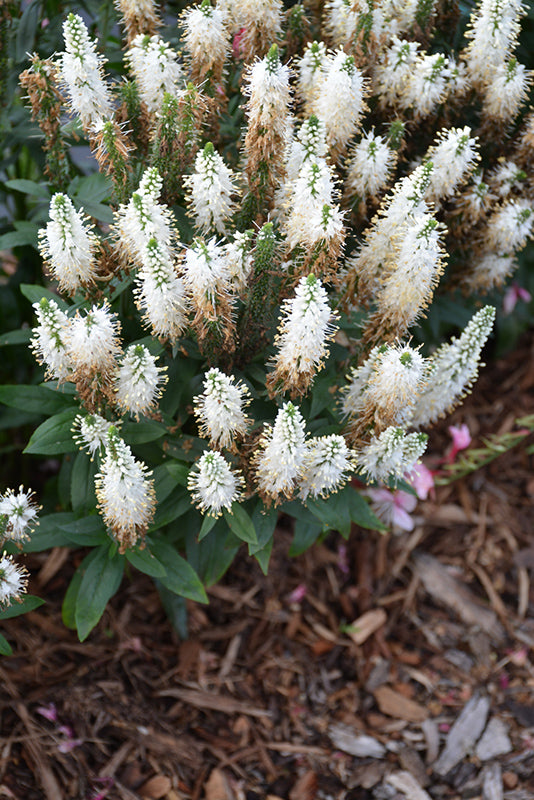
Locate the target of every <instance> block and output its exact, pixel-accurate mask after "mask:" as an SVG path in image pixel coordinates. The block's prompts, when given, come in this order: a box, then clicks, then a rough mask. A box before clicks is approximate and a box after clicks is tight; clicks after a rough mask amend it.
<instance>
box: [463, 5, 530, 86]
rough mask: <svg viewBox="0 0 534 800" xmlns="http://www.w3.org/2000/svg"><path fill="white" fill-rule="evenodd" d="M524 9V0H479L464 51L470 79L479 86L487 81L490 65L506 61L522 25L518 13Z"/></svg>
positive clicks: (495, 65) (522, 12) (471, 20)
mask: <svg viewBox="0 0 534 800" xmlns="http://www.w3.org/2000/svg"><path fill="white" fill-rule="evenodd" d="M525 12H526V6H525V4H524V3H523V0H480V2H479V3H478V6H477V8H476V9H475V10H474V11H473V13H472V14H471V19H470V25H469V27H468V29H467V31H466V36H467V38H468V39H470V40H471V41H470V43H469V45H468V47H467V48H466V51H465V52H464V58H465V60H466V62H467V66H468V69H469V73H470V76H471V80H472V81H473V83H474V84H475V85H476V86H477V87H478V88H480V87H482V86H484V85H486V84H487V82H488V78H489V76H490V73H491V71H492V68H494V67H498V66H500V65H501V64H503V62H504V61H506V60H507V59H508V58H509V57H510V55H511V54H512V51H513V49H514V47H515V44H516V42H517V38H518V36H519V31H520V29H521V25H520V21H519V20H520V16H521V15H522V14H524V13H525Z"/></svg>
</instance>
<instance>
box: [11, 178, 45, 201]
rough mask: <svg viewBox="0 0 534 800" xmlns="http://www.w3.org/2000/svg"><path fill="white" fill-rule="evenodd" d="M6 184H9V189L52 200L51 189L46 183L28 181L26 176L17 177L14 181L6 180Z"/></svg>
mask: <svg viewBox="0 0 534 800" xmlns="http://www.w3.org/2000/svg"><path fill="white" fill-rule="evenodd" d="M4 186H7V188H8V189H14V190H15V191H16V192H22V194H29V195H30V196H32V197H40V198H42V199H43V200H50V189H49V188H48V186H47V185H46V183H36V182H35V181H28V180H26V179H25V178H15V179H14V180H12V181H6V182H5V184H4Z"/></svg>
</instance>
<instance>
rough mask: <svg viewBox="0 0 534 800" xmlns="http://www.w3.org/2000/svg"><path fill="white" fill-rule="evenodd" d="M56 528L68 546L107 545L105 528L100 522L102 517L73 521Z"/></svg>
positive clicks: (92, 516)
mask: <svg viewBox="0 0 534 800" xmlns="http://www.w3.org/2000/svg"><path fill="white" fill-rule="evenodd" d="M58 527H59V529H60V530H62V531H63V532H64V533H65V536H66V537H67V539H68V540H69V543H70V544H75V545H78V546H79V547H93V546H95V545H100V544H109V536H108V535H107V533H106V527H105V525H104V523H103V522H102V517H100V516H99V515H98V514H92V515H91V516H89V517H82V518H81V519H74V520H71V521H69V522H65V523H64V524H60V525H59V526H58Z"/></svg>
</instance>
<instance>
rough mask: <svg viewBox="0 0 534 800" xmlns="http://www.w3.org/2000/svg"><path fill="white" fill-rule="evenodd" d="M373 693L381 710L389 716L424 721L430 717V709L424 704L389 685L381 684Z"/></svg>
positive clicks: (410, 720) (411, 720)
mask: <svg viewBox="0 0 534 800" xmlns="http://www.w3.org/2000/svg"><path fill="white" fill-rule="evenodd" d="M373 694H374V697H375V700H376V702H377V703H378V707H379V709H380V711H381V712H382V713H383V714H387V715H388V717H395V718H396V719H404V720H407V721H408V722H424V720H425V719H426V718H427V717H428V710H427V709H426V708H425V707H424V706H421V705H419V703H416V702H415V700H410V699H409V698H408V697H404V695H402V694H400V693H399V692H395V691H394V690H393V689H391V688H390V687H389V686H379V687H378V689H375V691H374V692H373Z"/></svg>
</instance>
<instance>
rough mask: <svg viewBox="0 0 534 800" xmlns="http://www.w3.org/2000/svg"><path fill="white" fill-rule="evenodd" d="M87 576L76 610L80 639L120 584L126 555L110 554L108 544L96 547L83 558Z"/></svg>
mask: <svg viewBox="0 0 534 800" xmlns="http://www.w3.org/2000/svg"><path fill="white" fill-rule="evenodd" d="M80 566H83V570H84V573H83V578H82V581H81V584H80V588H79V591H78V597H77V599H76V609H75V612H74V617H75V622H76V629H77V631H78V638H79V640H80V642H83V641H85V639H87V637H88V636H89V634H90V632H91V631H92V630H93V628H94V627H95V625H97V623H98V622H99V621H100V618H101V617H102V614H103V613H104V610H105V608H106V605H107V603H108V600H110V598H111V597H113V595H114V594H115V592H116V591H117V589H118V588H119V586H120V583H121V580H122V575H123V572H124V556H121V555H119V554H118V553H115V555H113V556H112V557H110V548H109V547H108V546H107V545H103V546H101V547H98V548H96V549H95V550H93V551H92V552H91V553H89V555H88V556H87V557H86V558H85V559H84V560H83V562H82V564H81V565H80Z"/></svg>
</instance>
